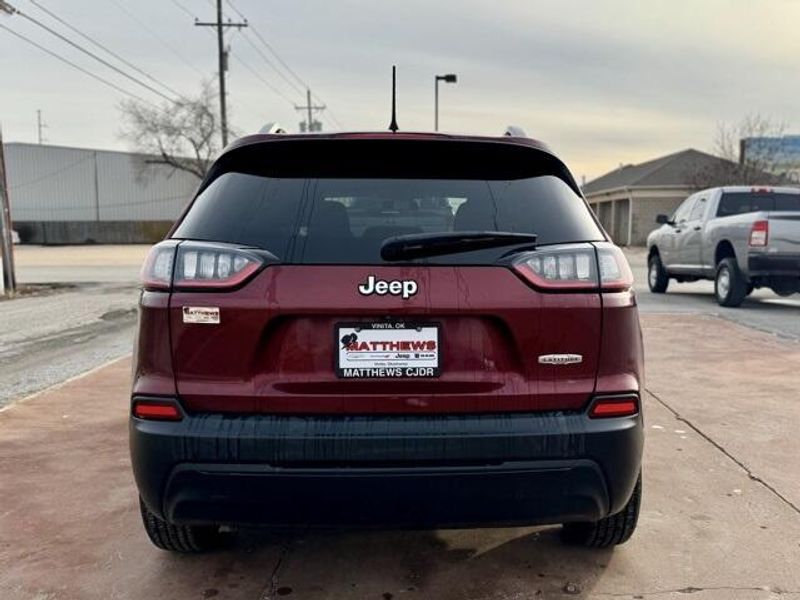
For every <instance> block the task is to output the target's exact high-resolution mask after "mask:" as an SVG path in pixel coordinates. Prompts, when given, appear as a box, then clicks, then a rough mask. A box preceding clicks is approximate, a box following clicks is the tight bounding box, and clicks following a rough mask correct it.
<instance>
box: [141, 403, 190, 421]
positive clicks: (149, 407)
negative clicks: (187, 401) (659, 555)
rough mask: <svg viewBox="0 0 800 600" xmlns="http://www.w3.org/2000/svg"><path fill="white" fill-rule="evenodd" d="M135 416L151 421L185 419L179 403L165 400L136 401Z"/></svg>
mask: <svg viewBox="0 0 800 600" xmlns="http://www.w3.org/2000/svg"><path fill="white" fill-rule="evenodd" d="M133 416H134V417H136V418H137V419H147V420H150V421H180V420H181V419H183V414H182V413H181V410H180V409H179V408H178V407H177V405H175V404H174V403H172V402H168V401H163V400H136V401H134V403H133Z"/></svg>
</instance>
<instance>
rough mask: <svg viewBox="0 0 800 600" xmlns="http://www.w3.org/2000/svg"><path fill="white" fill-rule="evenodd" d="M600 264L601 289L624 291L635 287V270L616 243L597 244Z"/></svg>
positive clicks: (605, 290)
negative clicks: (632, 269)
mask: <svg viewBox="0 0 800 600" xmlns="http://www.w3.org/2000/svg"><path fill="white" fill-rule="evenodd" d="M596 247H597V262H598V263H599V265H600V289H602V290H603V291H604V292H623V291H625V290H629V289H630V288H631V287H633V271H631V267H630V265H629V264H628V259H627V258H625V255H624V254H623V253H622V250H620V249H619V248H618V247H617V246H615V245H614V244H607V243H603V244H597V246H596Z"/></svg>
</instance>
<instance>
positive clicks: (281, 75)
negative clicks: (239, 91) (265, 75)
mask: <svg viewBox="0 0 800 600" xmlns="http://www.w3.org/2000/svg"><path fill="white" fill-rule="evenodd" d="M241 37H242V39H244V41H246V42H247V43H248V44H250V46H251V47H252V48H253V50H255V51H256V52H257V53H258V54H259V55H260V56H261V58H263V59H264V62H266V63H267V64H268V65H269V66H270V67H272V70H273V71H275V72H276V73H277V74H278V76H279V77H280V78H281V79H283V80H284V81H285V82H286V83H288V84H289V87H291V88H292V89H293V90H294V91H295V92H297V93H298V94H301V95H302V94H304V93H305V90H303V88H301V87H300V86H298V85H297V84H296V83H295V82H294V81H292V80H291V79H289V78H288V77H287V76H286V75H284V74H283V72H282V71H280V70H279V69H278V67H276V66H275V64H274V63H273V62H272V61H271V60H270V59H269V57H268V56H267V55H266V54H265V53H264V51H263V50H262V49H261V48H259V47H258V46H256V44H255V42H253V40H251V39H250V38H249V37H248V36H247V35H246V33H245V32H244V31H243V32H242V36H241Z"/></svg>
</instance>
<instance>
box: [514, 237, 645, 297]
mask: <svg viewBox="0 0 800 600" xmlns="http://www.w3.org/2000/svg"><path fill="white" fill-rule="evenodd" d="M513 266H514V269H515V270H516V271H517V273H519V274H520V275H522V276H523V277H524V278H525V279H526V280H527V281H528V282H530V283H531V284H533V285H534V286H535V287H538V288H542V289H545V290H550V291H577V290H596V289H597V288H598V287H599V288H600V289H601V290H603V291H609V292H613V291H623V290H627V289H629V288H630V287H631V286H632V285H633V273H632V272H631V269H630V267H629V266H628V261H627V260H626V259H625V255H624V254H623V253H622V251H621V250H620V249H619V248H617V247H616V246H614V245H613V244H605V243H603V244H597V245H596V246H592V245H590V244H567V245H563V246H552V247H545V248H541V249H537V250H536V251H534V252H530V253H526V254H524V255H522V256H520V257H519V258H518V259H517V260H516V261H515V262H514V265H513Z"/></svg>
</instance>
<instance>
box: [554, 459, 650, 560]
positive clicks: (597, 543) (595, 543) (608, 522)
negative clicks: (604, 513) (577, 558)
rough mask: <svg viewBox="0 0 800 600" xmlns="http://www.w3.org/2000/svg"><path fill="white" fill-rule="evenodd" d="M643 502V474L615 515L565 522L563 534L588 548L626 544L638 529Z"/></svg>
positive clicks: (567, 540) (569, 541)
mask: <svg viewBox="0 0 800 600" xmlns="http://www.w3.org/2000/svg"><path fill="white" fill-rule="evenodd" d="M641 502H642V474H641V473H639V478H638V479H637V480H636V487H634V488H633V493H632V494H631V497H630V499H629V500H628V503H627V504H626V505H625V508H623V509H622V510H621V511H619V512H618V513H616V514H614V515H610V516H608V517H605V518H604V519H600V520H599V521H594V522H591V523H565V524H564V528H563V529H562V532H561V535H562V538H563V539H564V541H566V542H567V543H570V544H576V545H580V546H586V547H588V548H608V547H609V546H616V545H619V544H624V543H625V542H627V541H628V540H629V539H630V537H631V536H632V535H633V532H634V531H635V530H636V524H637V523H638V522H639V506H640V505H641Z"/></svg>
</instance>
